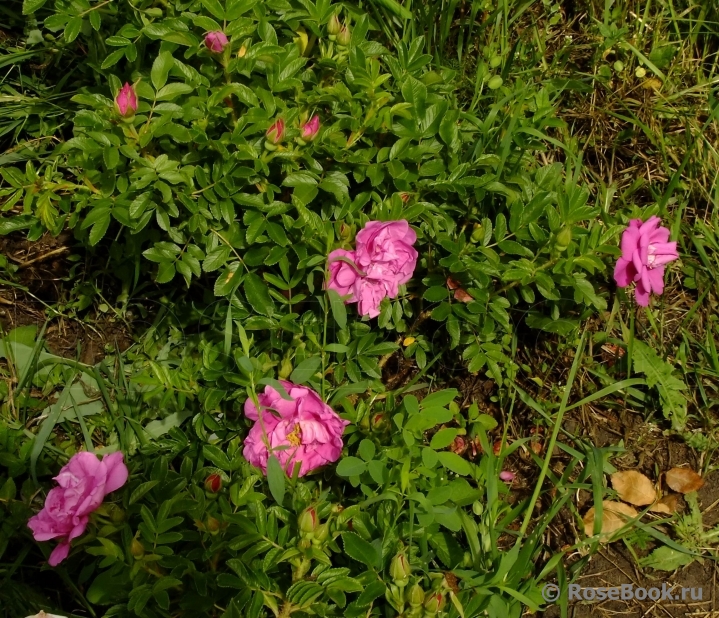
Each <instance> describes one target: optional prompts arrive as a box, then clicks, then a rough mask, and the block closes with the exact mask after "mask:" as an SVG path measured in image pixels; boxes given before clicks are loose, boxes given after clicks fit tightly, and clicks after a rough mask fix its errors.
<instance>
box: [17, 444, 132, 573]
mask: <svg viewBox="0 0 719 618" xmlns="http://www.w3.org/2000/svg"><path fill="white" fill-rule="evenodd" d="M127 476H128V471H127V466H125V464H124V462H123V456H122V453H112V454H111V455H106V456H105V457H104V458H103V459H102V461H100V460H99V459H98V458H97V455H95V454H93V453H88V452H81V453H77V454H75V455H73V456H72V458H71V459H70V461H69V462H68V463H67V465H66V466H65V467H64V468H62V470H60V474H58V475H57V476H56V477H55V480H56V481H57V483H58V485H59V487H55V488H53V489H51V490H50V492H49V493H48V494H47V498H46V499H45V506H44V507H43V509H42V510H41V511H40V512H39V513H38V514H37V515H34V516H33V517H31V518H30V520H29V521H28V522H27V525H28V527H29V528H30V529H31V530H32V532H33V536H34V537H35V540H36V541H49V540H50V539H59V540H60V544H59V545H58V546H57V547H56V548H55V549H54V550H53V551H52V553H51V554H50V559H49V560H48V563H49V564H50V566H53V567H54V566H57V565H58V564H60V563H61V562H62V561H63V560H65V558H67V555H68V554H69V553H70V542H71V541H72V540H73V539H75V538H77V537H79V536H80V535H81V534H82V533H83V532H85V528H86V527H87V523H88V521H89V515H90V513H92V512H93V511H94V510H95V509H97V508H98V507H99V506H100V505H101V504H102V501H103V500H104V499H105V496H106V495H107V494H109V493H110V492H112V491H115V490H116V489H119V488H120V487H122V486H123V485H124V484H125V482H126V481H127Z"/></svg>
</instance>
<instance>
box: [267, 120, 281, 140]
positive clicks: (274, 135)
mask: <svg viewBox="0 0 719 618" xmlns="http://www.w3.org/2000/svg"><path fill="white" fill-rule="evenodd" d="M284 135H285V121H284V120H282V118H278V119H277V120H276V121H275V122H274V123H273V124H272V125H271V126H270V128H269V129H267V133H266V134H265V137H267V141H268V142H270V143H271V144H279V143H280V142H281V141H282V138H283V137H284Z"/></svg>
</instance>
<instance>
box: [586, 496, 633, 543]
mask: <svg viewBox="0 0 719 618" xmlns="http://www.w3.org/2000/svg"><path fill="white" fill-rule="evenodd" d="M594 515H595V509H594V507H592V508H591V509H589V510H588V511H587V514H586V515H585V516H584V519H583V521H584V534H586V535H587V536H594ZM638 515H639V513H637V511H636V510H634V508H632V507H631V506H629V505H628V504H624V503H623V502H613V501H611V500H605V501H604V502H602V529H601V531H600V534H602V535H607V534H612V533H613V532H616V531H617V530H619V529H620V528H623V527H624V525H625V524H626V523H627V521H628V520H629V519H634V518H635V517H637V516H638Z"/></svg>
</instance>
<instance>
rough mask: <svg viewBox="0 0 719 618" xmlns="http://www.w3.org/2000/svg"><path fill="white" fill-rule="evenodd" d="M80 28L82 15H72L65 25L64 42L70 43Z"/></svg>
mask: <svg viewBox="0 0 719 618" xmlns="http://www.w3.org/2000/svg"><path fill="white" fill-rule="evenodd" d="M81 29H82V17H73V18H72V19H71V20H70V21H69V22H67V26H65V34H64V35H63V36H64V38H65V42H67V43H72V42H73V41H74V40H75V39H76V38H77V35H78V34H80V30H81Z"/></svg>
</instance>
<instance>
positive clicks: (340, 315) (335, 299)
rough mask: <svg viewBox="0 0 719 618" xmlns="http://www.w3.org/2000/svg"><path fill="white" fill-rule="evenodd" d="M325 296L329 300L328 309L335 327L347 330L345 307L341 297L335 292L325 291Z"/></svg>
mask: <svg viewBox="0 0 719 618" xmlns="http://www.w3.org/2000/svg"><path fill="white" fill-rule="evenodd" d="M327 295H328V296H329V298H330V309H331V310H332V317H333V318H334V320H335V322H337V326H339V327H340V328H341V329H342V330H344V329H345V328H347V307H345V303H344V301H343V300H342V297H341V296H340V295H339V294H338V293H337V291H336V290H327Z"/></svg>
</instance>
